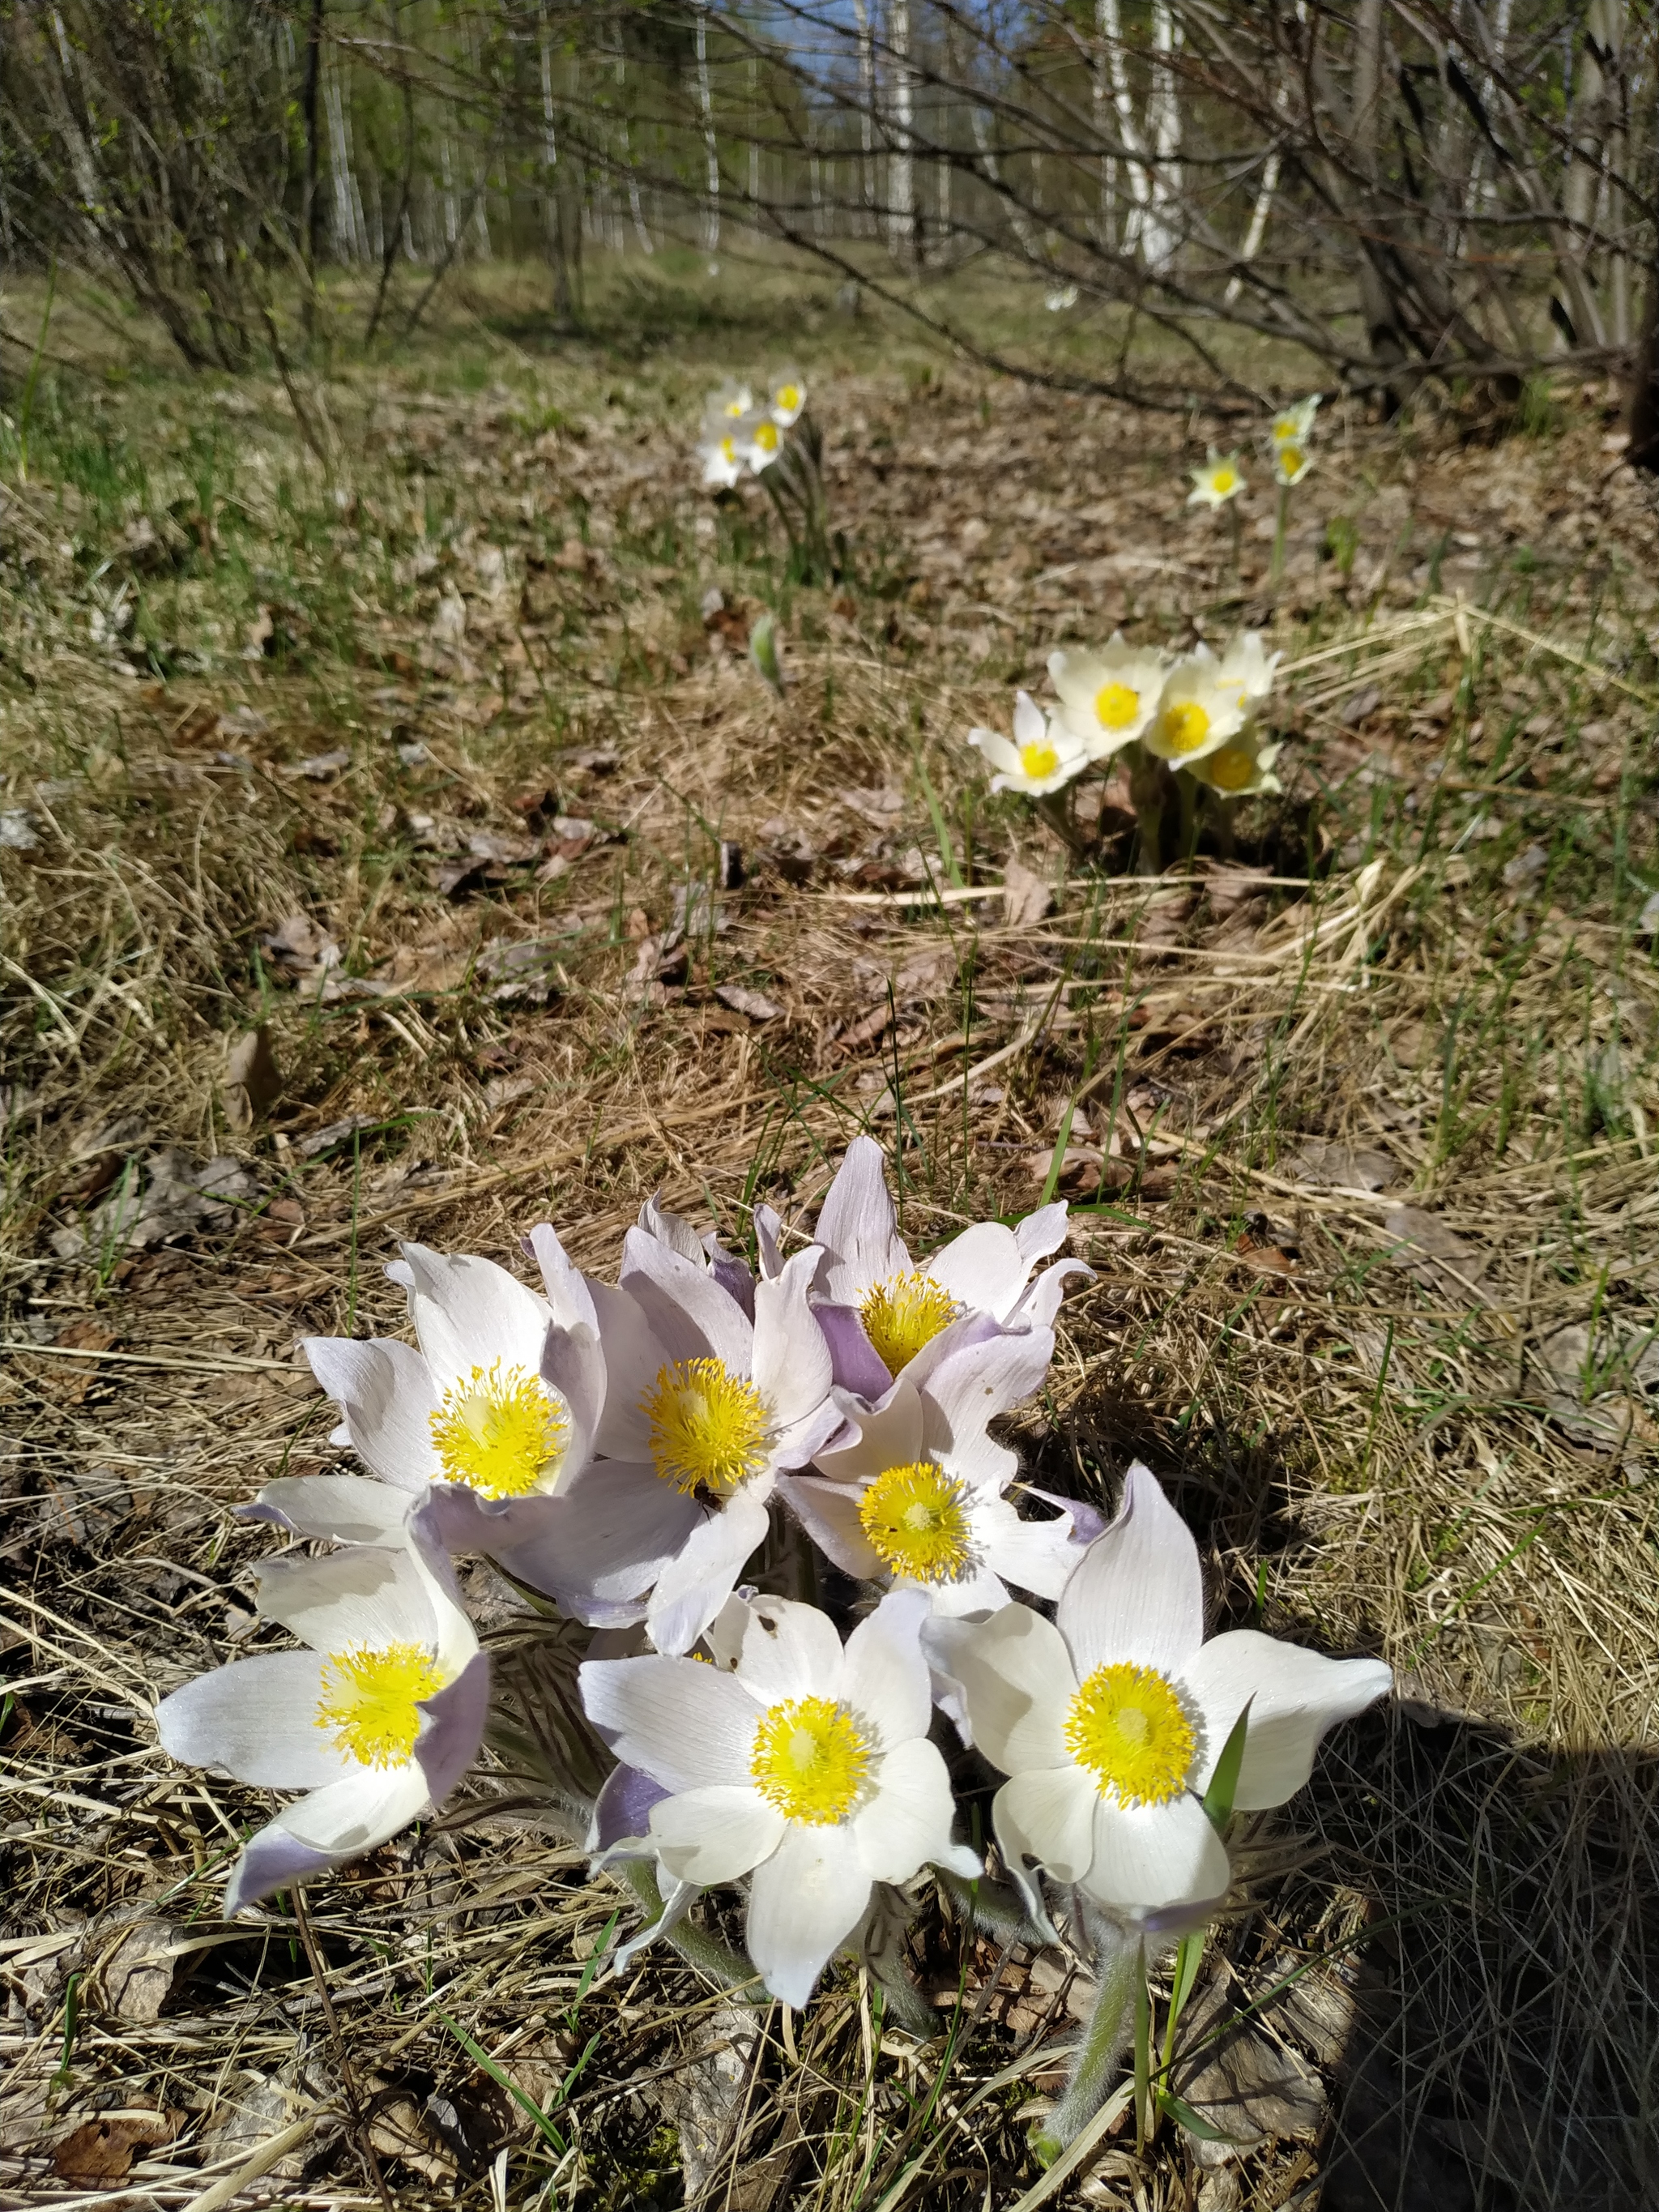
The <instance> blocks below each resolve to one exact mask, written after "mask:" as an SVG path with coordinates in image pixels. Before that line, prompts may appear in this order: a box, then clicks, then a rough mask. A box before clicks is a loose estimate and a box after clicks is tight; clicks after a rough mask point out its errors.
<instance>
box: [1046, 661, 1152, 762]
mask: <svg viewBox="0 0 1659 2212" xmlns="http://www.w3.org/2000/svg"><path fill="white" fill-rule="evenodd" d="M1169 665H1170V664H1169V660H1168V658H1167V657H1166V655H1164V653H1158V652H1156V651H1154V650H1152V649H1150V648H1148V647H1142V646H1135V645H1126V644H1125V643H1124V642H1123V633H1122V632H1121V630H1115V631H1114V632H1113V634H1112V639H1111V642H1110V643H1109V645H1106V646H1104V647H1102V648H1101V649H1100V650H1099V651H1097V652H1093V653H1050V654H1049V655H1048V673H1049V675H1050V676H1051V677H1052V678H1053V679H1054V689H1055V690H1056V691H1058V692H1059V694H1060V714H1059V718H1058V719H1059V720H1060V722H1061V723H1063V725H1064V726H1065V727H1066V729H1068V730H1069V731H1070V732H1072V734H1073V737H1077V738H1081V739H1082V741H1083V748H1084V750H1085V752H1086V753H1087V754H1088V756H1089V758H1090V759H1091V760H1096V761H1098V760H1108V759H1109V758H1110V757H1111V756H1112V755H1113V754H1114V753H1115V752H1118V751H1120V750H1121V749H1122V748H1123V746H1125V745H1127V744H1133V742H1134V740H1135V739H1136V738H1138V737H1139V735H1140V733H1141V732H1142V731H1143V730H1144V729H1145V728H1146V725H1147V723H1148V722H1149V721H1150V720H1152V713H1153V710H1154V709H1155V708H1156V707H1157V705H1158V694H1159V692H1160V691H1162V690H1163V689H1164V675H1165V673H1166V671H1168V668H1169Z"/></svg>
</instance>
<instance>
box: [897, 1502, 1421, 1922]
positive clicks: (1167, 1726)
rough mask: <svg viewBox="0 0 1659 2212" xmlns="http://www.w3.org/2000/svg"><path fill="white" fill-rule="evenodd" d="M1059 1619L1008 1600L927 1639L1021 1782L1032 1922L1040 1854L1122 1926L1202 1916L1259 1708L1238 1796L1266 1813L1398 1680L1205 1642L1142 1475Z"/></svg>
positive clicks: (998, 1761) (1254, 1637) (1186, 1571)
mask: <svg viewBox="0 0 1659 2212" xmlns="http://www.w3.org/2000/svg"><path fill="white" fill-rule="evenodd" d="M1057 1623H1058V1625H1056V1624H1055V1622H1051V1621H1048V1620H1044V1619H1043V1618H1042V1615H1041V1614H1039V1613H1033V1612H1032V1611H1031V1609H1030V1607H1029V1606H1023V1605H1009V1606H1005V1607H1003V1608H1002V1610H1001V1612H1000V1613H993V1614H992V1615H991V1616H990V1618H989V1620H984V1621H980V1622H970V1621H957V1620H933V1621H932V1622H931V1623H930V1624H929V1626H928V1628H927V1632H926V1637H927V1647H928V1650H929V1652H930V1655H931V1656H933V1661H934V1663H935V1665H936V1666H938V1667H939V1669H940V1671H941V1672H942V1673H944V1674H947V1675H948V1676H950V1677H951V1678H952V1679H953V1680H955V1681H956V1682H957V1683H959V1684H960V1685H961V1687H962V1690H963V1695H964V1699H965V1702H966V1706H967V1711H968V1717H969V1723H970V1725H971V1727H972V1729H973V1735H974V1741H975V1743H976V1744H977V1745H978V1747H979V1748H980V1749H981V1751H982V1752H983V1753H984V1754H985V1756H986V1757H987V1759H989V1760H990V1761H991V1763H992V1765H994V1766H999V1767H1000V1768H1001V1769H1002V1771H1003V1772H1004V1773H1005V1774H1006V1775H1007V1777H1008V1780H1007V1781H1006V1782H1005V1783H1004V1784H1003V1785H1002V1787H1001V1789H1000V1790H998V1792H997V1795H996V1799H995V1802H994V1805H993V1807H992V1820H993V1823H994V1827H995V1830H996V1837H997V1843H998V1845H999V1847H1000V1850H1001V1852H1002V1856H1003V1857H1004V1859H1005V1860H1006V1863H1007V1866H1008V1869H1009V1872H1010V1873H1011V1874H1012V1875H1014V1877H1015V1878H1016V1880H1018V1881H1019V1882H1020V1884H1021V1886H1022V1887H1023V1888H1024V1890H1025V1892H1026V1895H1027V1900H1028V1902H1029V1903H1030V1905H1031V1907H1032V1910H1033V1911H1034V1912H1040V1911H1041V1909H1042V1908H1041V1902H1040V1900H1039V1899H1037V1897H1036V1893H1035V1890H1034V1889H1033V1888H1032V1887H1031V1885H1030V1876H1029V1874H1028V1871H1027V1867H1028V1862H1030V1861H1033V1860H1035V1861H1036V1863H1038V1864H1039V1865H1041V1866H1042V1867H1043V1868H1044V1869H1046V1870H1047V1872H1048V1874H1049V1875H1050V1876H1051V1877H1052V1878H1053V1879H1054V1881H1058V1882H1075V1883H1076V1884H1077V1885H1078V1886H1079V1888H1081V1889H1082V1890H1083V1892H1084V1893H1085V1895H1086V1896H1089V1897H1091V1898H1092V1899H1094V1900H1095V1902H1096V1903H1097V1905H1101V1906H1103V1907H1104V1908H1105V1909H1106V1910H1107V1911H1109V1912H1112V1913H1115V1914H1116V1915H1118V1916H1120V1917H1125V1918H1128V1919H1136V1918H1148V1917H1152V1916H1155V1915H1159V1914H1162V1915H1165V1916H1169V1917H1172V1918H1173V1917H1188V1918H1197V1917H1201V1915H1202V1913H1203V1911H1205V1910H1206V1908H1210V1907H1212V1906H1214V1905H1216V1904H1218V1902H1219V1901H1220V1899H1222V1898H1223V1897H1225V1894H1226V1892H1227V1888H1228V1884H1229V1881H1230V1879H1231V1875H1230V1870H1229V1866H1228V1860H1227V1853H1226V1850H1225V1848H1224V1846H1223V1844H1222V1841H1221V1838H1220V1837H1219V1836H1218V1834H1217V1833H1216V1831H1215V1829H1214V1827H1213V1826H1212V1823H1211V1821H1210V1818H1209V1815H1208V1814H1206V1812H1205V1810H1204V1806H1203V1802H1202V1801H1203V1794H1204V1791H1205V1790H1206V1788H1207V1787H1208V1785H1209V1782H1210V1779H1211V1777H1212V1773H1213V1771H1214V1768H1215V1763H1216V1761H1217V1759H1218V1758H1219V1757H1220V1755H1221V1753H1222V1750H1223V1749H1224V1747H1225V1744H1226V1741H1227V1739H1228V1736H1229V1735H1230V1734H1231V1731H1232V1728H1233V1724H1234V1723H1235V1722H1236V1721H1237V1719H1238V1717H1239V1715H1240V1714H1241V1713H1242V1712H1243V1711H1244V1710H1245V1708H1246V1706H1247V1705H1248V1706H1249V1722H1248V1723H1247V1728H1246V1734H1245V1741H1244V1756H1243V1765H1242V1767H1241V1768H1240V1771H1239V1776H1238V1784H1237V1789H1236V1790H1235V1792H1234V1797H1233V1802H1234V1804H1235V1806H1236V1807H1237V1808H1238V1809H1239V1810H1241V1811H1252V1810H1255V1809H1258V1808H1261V1807H1264V1806H1268V1805H1279V1804H1282V1803H1283V1802H1285V1799H1286V1798H1287V1797H1289V1796H1291V1794H1292V1792H1294V1791H1295V1790H1299V1789H1300V1788H1301V1787H1302V1785H1303V1784H1304V1782H1305V1781H1306V1780H1307V1779H1308V1777H1309V1775H1310V1772H1311V1771H1312V1768H1313V1759H1314V1753H1315V1752H1316V1749H1317V1748H1318V1745H1319V1740H1320V1738H1321V1737H1322V1735H1324V1733H1325V1731H1326V1729H1328V1728H1330V1727H1331V1726H1332V1725H1333V1724H1334V1723H1335V1722H1337V1721H1341V1720H1347V1719H1349V1718H1351V1717H1352V1716H1353V1715H1354V1714H1355V1713H1358V1712H1361V1711H1364V1708H1365V1707H1366V1706H1367V1705H1370V1704H1371V1703H1372V1702H1373V1700H1374V1699H1377V1698H1380V1697H1382V1696H1383V1694H1384V1693H1385V1692H1387V1690H1388V1689H1389V1685H1390V1683H1391V1681H1392V1679H1393V1678H1392V1676H1391V1674H1389V1669H1388V1668H1387V1667H1386V1666H1384V1665H1383V1662H1381V1661H1380V1660H1376V1659H1326V1658H1322V1657H1321V1656H1320V1655H1319V1654H1318V1653H1317V1652H1314V1651H1305V1650H1302V1649H1301V1648H1300V1647H1299V1646H1297V1645H1296V1644H1280V1643H1278V1642H1276V1641H1275V1640H1274V1639H1273V1638H1272V1637H1270V1636H1262V1635H1261V1634H1259V1633H1258V1632H1256V1631H1255V1629H1251V1628H1243V1629H1234V1630H1231V1631H1229V1632H1227V1633H1226V1634H1225V1635H1222V1636H1216V1637H1212V1638H1211V1639H1210V1641H1209V1642H1208V1643H1207V1644H1206V1642H1205V1641H1204V1584H1203V1577H1202V1574H1201V1572H1200V1567H1199V1560H1198V1547H1197V1546H1196V1544H1194V1541H1193V1538H1192V1534H1191V1532H1190V1531H1189V1530H1188V1528H1187V1526H1186V1523H1185V1522H1183V1521H1182V1518H1181V1516H1180V1515H1179V1514H1178V1513H1176V1510H1175V1509H1174V1507H1173V1506H1172V1505H1171V1504H1170V1502H1169V1500H1168V1499H1167V1498H1165V1497H1164V1492H1163V1491H1162V1489H1161V1488H1160V1487H1159V1486H1158V1480H1157V1479H1156V1477H1155V1476H1153V1475H1152V1473H1151V1472H1150V1471H1149V1470H1148V1469H1147V1468H1145V1467H1142V1466H1140V1465H1139V1464H1137V1465H1135V1466H1133V1467H1132V1468H1130V1469H1129V1472H1128V1474H1127V1476H1126V1478H1125V1480H1124V1486H1123V1502H1122V1504H1121V1508H1120V1509H1119V1511H1118V1514H1117V1516H1116V1518H1115V1520H1114V1521H1113V1522H1112V1523H1111V1524H1110V1526H1109V1528H1107V1529H1106V1531H1105V1533H1104V1534H1103V1535H1100V1536H1098V1537H1097V1538H1096V1540H1095V1541H1094V1542H1093V1543H1092V1544H1091V1545H1090V1546H1089V1547H1088V1549H1087V1550H1086V1552H1085V1553H1084V1555H1083V1558H1082V1559H1081V1560H1080V1562H1079V1565H1078V1566H1077V1569H1076V1571H1074V1572H1073V1576H1072V1577H1071V1580H1070V1581H1069V1582H1068V1583H1066V1587H1065V1589H1063V1590H1062V1591H1061V1593H1060V1605H1059V1607H1058V1611H1057Z"/></svg>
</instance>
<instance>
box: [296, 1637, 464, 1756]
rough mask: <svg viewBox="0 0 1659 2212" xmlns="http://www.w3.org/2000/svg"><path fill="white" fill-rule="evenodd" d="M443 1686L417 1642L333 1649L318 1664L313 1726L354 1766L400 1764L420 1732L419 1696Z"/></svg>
mask: <svg viewBox="0 0 1659 2212" xmlns="http://www.w3.org/2000/svg"><path fill="white" fill-rule="evenodd" d="M442 1687H443V1678H442V1676H441V1674H439V1672H438V1667H437V1662H436V1660H435V1657H434V1656H433V1654H432V1653H431V1652H430V1651H428V1650H427V1649H426V1647H425V1645H424V1644H383V1645H382V1646H381V1647H380V1650H378V1651H370V1650H362V1649H352V1650H345V1651H336V1652H333V1653H331V1655H330V1656H329V1657H328V1658H327V1659H325V1661H324V1662H323V1674H322V1695H321V1697H320V1698H319V1699H318V1701H317V1711H316V1716H315V1721H316V1725H317V1727H319V1729H330V1730H331V1731H332V1733H333V1736H334V1741H335V1745H336V1747H337V1749H338V1750H340V1751H343V1752H344V1753H346V1754H347V1755H348V1756H349V1758H352V1759H356V1761H357V1763H358V1765H360V1766H403V1765H406V1764H407V1763H408V1760H409V1757H410V1753H411V1752H413V1750H414V1748H415V1739H416V1735H418V1734H419V1733H420V1727H421V1716H420V1714H419V1712H418V1711H416V1707H417V1706H418V1705H419V1703H420V1701H421V1699H422V1698H430V1697H434V1696H435V1695H436V1693H437V1692H439V1691H440V1690H441V1688H442Z"/></svg>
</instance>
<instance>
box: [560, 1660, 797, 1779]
mask: <svg viewBox="0 0 1659 2212" xmlns="http://www.w3.org/2000/svg"><path fill="white" fill-rule="evenodd" d="M578 1679H579V1681H580V1688H581V1698H582V1705H583V1708H584V1710H585V1711H586V1714H587V1717H588V1718H589V1720H591V1721H592V1723H593V1724H594V1726H595V1727H596V1728H597V1729H599V1731H600V1733H601V1734H602V1735H604V1737H605V1741H606V1742H608V1743H609V1744H610V1746H611V1749H612V1750H613V1751H614V1752H615V1753H616V1754H617V1758H618V1759H620V1760H621V1761H622V1762H623V1765H627V1766H637V1767H639V1768H640V1769H641V1771H642V1772H644V1773H646V1774H648V1775H649V1776H650V1777H651V1778H652V1780H653V1782H660V1783H661V1784H663V1786H664V1788H665V1789H667V1790H701V1789H703V1788H705V1787H706V1786H707V1785H708V1784H711V1783H723V1784H733V1785H742V1784H747V1783H748V1781H749V1779H750V1772H749V1765H750V1759H751V1758H752V1757H753V1754H754V1747H755V1730H756V1729H757V1728H758V1727H759V1725H760V1717H761V1709H760V1707H759V1705H757V1704H756V1702H755V1700H754V1699H753V1698H752V1697H751V1696H750V1693H749V1692H748V1691H747V1690H745V1689H744V1686H743V1685H742V1683H741V1682H739V1681H738V1680H737V1678H736V1676H735V1675H732V1674H722V1673H721V1672H720V1669H719V1668H717V1667H707V1666H704V1665H703V1663H702V1661H700V1660H696V1659H662V1658H658V1657H655V1656H651V1657H647V1658H644V1659H590V1660H587V1661H586V1662H585V1663H584V1664H583V1666H582V1667H581V1668H580V1674H579V1678H578Z"/></svg>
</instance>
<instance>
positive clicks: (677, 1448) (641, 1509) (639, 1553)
mask: <svg viewBox="0 0 1659 2212" xmlns="http://www.w3.org/2000/svg"><path fill="white" fill-rule="evenodd" d="M818 1256H819V1255H818V1254H817V1252H816V1251H813V1250H810V1249H809V1250H806V1251H804V1252H798V1253H797V1254H795V1255H794V1256H793V1258H792V1259H790V1260H788V1261H786V1262H785V1263H784V1266H783V1267H782V1269H781V1272H780V1273H779V1274H778V1276H777V1277H776V1279H775V1280H772V1281H769V1282H763V1283H759V1284H757V1285H756V1286H755V1291H754V1316H753V1318H752V1320H751V1319H750V1316H749V1315H748V1314H747V1313H746V1312H745V1311H744V1309H743V1307H742V1305H740V1304H738V1300H737V1299H736V1298H735V1297H732V1293H731V1292H730V1291H728V1290H726V1288H724V1287H723V1285H721V1284H720V1281H719V1280H718V1279H717V1278H716V1277H715V1275H714V1273H711V1272H710V1270H709V1267H708V1264H707V1262H706V1261H703V1262H699V1261H693V1260H691V1259H689V1258H688V1257H687V1256H686V1255H684V1253H681V1252H679V1251H677V1250H676V1249H674V1247H673V1246H672V1245H671V1244H669V1243H664V1242H663V1241H661V1239H660V1238H659V1237H656V1236H653V1235H652V1234H651V1233H650V1232H649V1231H645V1230H641V1229H630V1230H629V1232H628V1235H627V1237H626V1238H625V1240H624V1242H623V1267H622V1280H621V1283H620V1284H619V1285H612V1284H609V1283H599V1282H594V1281H592V1280H590V1281H589V1282H588V1284H587V1290H588V1292H589V1295H590V1296H591V1297H592V1302H593V1304H594V1307H595V1309H596V1310H597V1312H598V1315H599V1334H600V1338H601V1340H602V1342H603V1346H604V1350H605V1368H606V1374H607V1377H608V1387H607V1389H606V1393H605V1410H604V1413H603V1414H602V1415H601V1417H600V1419H599V1424H598V1427H597V1430H596V1432H595V1442H596V1444H597V1447H598V1450H599V1457H598V1458H597V1459H596V1460H595V1462H594V1463H593V1464H592V1467H590V1468H587V1469H586V1471H585V1473H584V1474H583V1475H582V1476H581V1478H580V1481H579V1482H577V1483H576V1484H575V1485H574V1486H573V1488H572V1490H571V1492H570V1493H569V1495H568V1498H556V1499H554V1500H553V1501H552V1502H551V1506H550V1510H549V1511H548V1512H547V1514H546V1515H545V1516H543V1519H542V1522H541V1525H540V1527H539V1528H538V1531H537V1533H536V1534H533V1535H532V1536H531V1537H530V1538H528V1539H527V1540H526V1541H525V1542H523V1543H521V1544H515V1545H513V1547H511V1548H510V1549H507V1548H504V1549H503V1550H501V1552H500V1553H498V1554H497V1556H498V1557H499V1558H500V1559H501V1563H502V1565H505V1566H506V1567H507V1569H508V1570H509V1571H511V1572H513V1573H514V1574H517V1575H520V1576H521V1577H523V1579H524V1580H526V1581H527V1582H530V1583H534V1584H535V1585H536V1587H537V1588H538V1589H553V1590H554V1591H555V1593H556V1595H557V1594H559V1593H560V1592H562V1591H565V1590H568V1589H572V1588H573V1587H574V1589H577V1590H578V1591H579V1592H580V1598H579V1599H578V1600H577V1601H575V1605H574V1609H575V1610H578V1611H579V1612H580V1613H581V1615H582V1617H583V1618H584V1619H586V1620H599V1621H620V1620H630V1619H631V1620H639V1619H641V1617H643V1619H644V1620H645V1622H646V1625H647V1629H648V1631H649V1633H650V1636H651V1640H652V1642H653V1644H655V1645H656V1647H657V1649H658V1650H659V1651H665V1652H681V1651H689V1650H690V1648H691V1646H692V1645H693V1644H695V1643H696V1640H697V1638H699V1637H700V1636H701V1635H702V1632H703V1631H704V1629H705V1628H707V1626H708V1624H709V1622H710V1621H711V1620H713V1619H714V1615H715V1614H716V1613H718V1612H719V1611H720V1607H721V1606H723V1605H724V1604H725V1602H726V1599H727V1598H728V1597H729V1596H730V1595H732V1588H733V1586H734V1585H735V1583H736V1582H737V1579H738V1574H739V1572H740V1571H741V1570H742V1568H743V1565H744V1562H745V1561H746V1560H747V1559H749V1557H750V1554H751V1553H754V1552H755V1551H757V1549H758V1548H759V1547H760V1545H761V1544H762V1543H763V1542H764V1541H765V1538H766V1532H767V1528H768V1527H769V1514H768V1501H769V1498H770V1497H771V1495H772V1490H773V1486H774V1485H775V1482H776V1480H777V1477H778V1473H779V1470H780V1469H781V1468H795V1467H803V1466H805V1463H806V1462H807V1461H808V1460H810V1459H811V1456H812V1455H813V1453H814V1452H815V1451H817V1449H818V1448H819V1446H820V1445H821V1444H823V1443H827V1442H828V1441H829V1437H830V1436H831V1435H832V1434H833V1433H834V1431H836V1429H837V1428H838V1427H839V1426H840V1425H841V1420H842V1415H841V1412H840V1409H839V1408H838V1407H836V1404H835V1403H834V1401H832V1400H831V1398H830V1396H829V1385H830V1382H831V1379H832V1376H831V1368H830V1361H829V1346H828V1345H827V1344H826V1343H825V1341H824V1337H823V1330H822V1329H821V1328H819V1326H818V1323H817V1317H816V1316H815V1315H814V1314H813V1312H812V1310H811V1307H810V1306H809V1305H808V1304H807V1298H806V1293H807V1288H808V1285H810V1283H811V1279H812V1276H813V1273H814V1272H815V1271H816V1269H817V1264H818ZM647 1594H648V1595H647Z"/></svg>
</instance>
